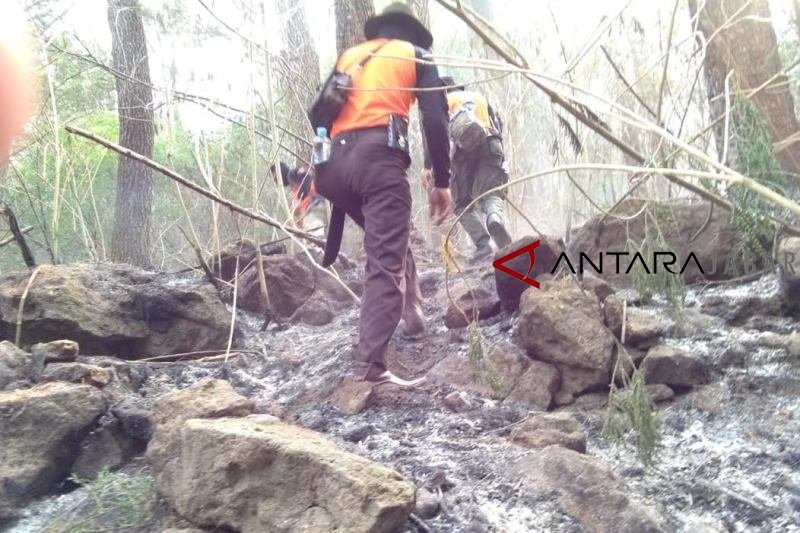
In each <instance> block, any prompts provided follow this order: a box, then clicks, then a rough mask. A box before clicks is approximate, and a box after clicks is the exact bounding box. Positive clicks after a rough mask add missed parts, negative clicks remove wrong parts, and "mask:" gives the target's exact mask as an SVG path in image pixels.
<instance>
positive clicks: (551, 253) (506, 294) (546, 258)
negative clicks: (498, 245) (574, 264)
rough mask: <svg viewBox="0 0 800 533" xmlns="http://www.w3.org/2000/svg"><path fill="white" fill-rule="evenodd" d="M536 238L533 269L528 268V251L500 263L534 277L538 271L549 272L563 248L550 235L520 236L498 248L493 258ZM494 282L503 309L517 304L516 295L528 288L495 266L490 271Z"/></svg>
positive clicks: (529, 242) (515, 306) (518, 297)
mask: <svg viewBox="0 0 800 533" xmlns="http://www.w3.org/2000/svg"><path fill="white" fill-rule="evenodd" d="M537 240H538V241H539V246H538V247H537V248H535V249H534V262H533V268H531V260H530V254H527V253H525V254H522V255H520V256H518V257H515V258H514V259H511V260H510V261H506V262H505V263H504V264H505V266H507V267H508V268H510V269H511V270H514V271H515V272H519V273H520V274H523V275H527V276H528V277H530V278H533V279H538V278H539V277H540V276H541V275H542V274H550V272H551V271H552V270H553V267H555V265H556V262H557V261H558V257H559V255H561V252H562V251H563V246H562V245H561V243H560V242H559V241H558V240H557V239H555V238H552V237H534V236H532V235H528V236H525V237H522V238H520V239H517V240H516V241H514V242H512V243H511V244H509V245H508V246H506V247H505V248H503V249H501V250H498V251H497V253H496V254H495V256H494V258H495V259H498V258H500V257H503V256H504V255H508V254H510V253H511V252H514V251H515V250H518V249H520V248H522V247H523V246H526V245H528V244H531V243H533V242H535V241H537ZM529 271H530V272H529ZM494 282H495V287H496V288H497V295H498V296H499V297H500V301H501V302H502V305H503V308H504V309H509V310H514V309H516V308H517V307H519V302H520V297H521V296H522V294H523V293H524V292H525V291H526V290H527V289H530V288H531V285H528V284H527V283H525V282H522V281H520V280H518V279H516V278H514V277H512V276H510V275H508V274H506V273H505V272H502V271H500V270H497V269H495V271H494Z"/></svg>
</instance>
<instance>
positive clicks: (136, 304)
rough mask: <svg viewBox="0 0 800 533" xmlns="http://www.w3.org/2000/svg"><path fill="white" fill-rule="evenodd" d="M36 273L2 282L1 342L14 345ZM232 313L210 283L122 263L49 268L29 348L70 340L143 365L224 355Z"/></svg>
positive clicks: (35, 293) (30, 318) (32, 309)
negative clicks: (159, 358) (147, 359)
mask: <svg viewBox="0 0 800 533" xmlns="http://www.w3.org/2000/svg"><path fill="white" fill-rule="evenodd" d="M30 277H31V274H30V272H27V271H25V272H16V273H12V274H6V275H4V276H2V277H0V337H2V338H6V339H8V338H13V337H14V334H15V331H16V327H17V324H16V322H17V313H18V312H19V304H20V300H21V296H22V293H23V291H24V290H25V288H26V286H27V284H28V280H29V279H30ZM229 331H230V312H229V311H228V309H227V308H226V307H225V304H224V303H223V302H222V301H221V300H220V299H219V296H218V294H217V291H216V290H215V289H214V287H213V286H212V285H211V284H210V283H206V282H203V281H200V280H194V279H181V278H174V277H170V276H167V275H165V274H160V273H156V272H151V271H147V270H142V269H139V268H136V267H132V266H128V265H118V264H107V263H97V264H71V265H43V266H41V267H39V270H38V274H37V276H36V278H35V280H34V281H33V283H32V284H31V286H30V289H29V292H28V296H27V298H26V300H25V306H24V309H23V313H22V344H23V345H29V344H34V343H38V342H49V341H54V340H59V339H63V338H65V337H66V338H69V339H72V340H74V341H76V342H78V343H79V344H80V346H81V348H82V350H83V351H84V352H86V353H90V354H97V355H113V356H116V357H122V358H128V359H136V358H139V357H142V356H148V355H166V354H173V353H182V352H191V351H195V350H214V349H224V347H225V345H226V343H227V340H228V334H229Z"/></svg>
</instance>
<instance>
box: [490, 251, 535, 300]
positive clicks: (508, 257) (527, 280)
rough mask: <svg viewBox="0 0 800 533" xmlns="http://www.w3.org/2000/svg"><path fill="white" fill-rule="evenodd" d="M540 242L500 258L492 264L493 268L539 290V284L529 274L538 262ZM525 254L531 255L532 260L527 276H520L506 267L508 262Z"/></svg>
mask: <svg viewBox="0 0 800 533" xmlns="http://www.w3.org/2000/svg"><path fill="white" fill-rule="evenodd" d="M540 242H541V241H536V242H532V243H531V244H527V245H525V246H523V247H522V248H520V249H518V250H514V251H513V252H511V253H510V254H508V255H504V256H503V257H498V258H497V259H495V260H494V262H493V263H492V266H493V267H495V268H496V269H497V270H499V271H500V272H504V273H506V274H508V275H509V276H511V277H513V278H516V279H518V280H520V281H522V282H524V283H527V284H528V285H531V286H532V287H536V288H537V289H538V288H539V282H538V281H536V280H535V279H533V278H529V277H528V274H530V273H531V271H532V270H533V264H534V263H535V262H536V252H535V249H536V248H537V247H538V246H539V243H540ZM525 253H527V254H529V255H530V258H531V264H530V267H529V268H528V272H527V274H525V275H523V274H520V273H519V272H517V271H516V270H511V269H510V268H508V267H507V266H506V265H505V263H506V262H508V261H511V260H512V259H516V258H517V257H519V256H521V255H522V254H525Z"/></svg>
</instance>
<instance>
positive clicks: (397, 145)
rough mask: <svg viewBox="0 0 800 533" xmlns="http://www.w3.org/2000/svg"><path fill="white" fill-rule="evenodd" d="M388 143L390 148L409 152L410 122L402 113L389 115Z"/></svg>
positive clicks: (387, 127)
mask: <svg viewBox="0 0 800 533" xmlns="http://www.w3.org/2000/svg"><path fill="white" fill-rule="evenodd" d="M386 135H387V139H386V144H387V145H388V146H389V148H394V149H396V150H400V151H401V152H403V153H405V154H406V155H407V156H409V153H408V122H406V119H404V118H403V117H401V116H400V115H395V114H391V115H389V125H388V126H386Z"/></svg>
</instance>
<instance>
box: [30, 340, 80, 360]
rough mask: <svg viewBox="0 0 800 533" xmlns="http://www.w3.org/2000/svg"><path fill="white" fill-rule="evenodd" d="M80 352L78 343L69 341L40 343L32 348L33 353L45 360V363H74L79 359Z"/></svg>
mask: <svg viewBox="0 0 800 533" xmlns="http://www.w3.org/2000/svg"><path fill="white" fill-rule="evenodd" d="M78 350H79V346H78V343H77V342H75V341H71V340H69V339H60V340H57V341H51V342H39V343H36V344H34V345H33V346H31V353H32V354H33V355H34V356H36V357H41V358H43V359H44V362H45V363H73V362H75V359H77V357H78Z"/></svg>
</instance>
